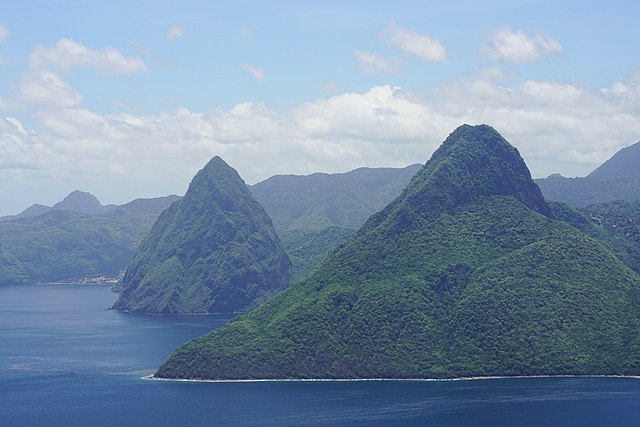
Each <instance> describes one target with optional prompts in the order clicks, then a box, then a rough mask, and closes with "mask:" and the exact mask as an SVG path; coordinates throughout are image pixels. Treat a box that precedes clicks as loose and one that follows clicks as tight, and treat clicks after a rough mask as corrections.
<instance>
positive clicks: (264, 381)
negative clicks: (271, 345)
mask: <svg viewBox="0 0 640 427" xmlns="http://www.w3.org/2000/svg"><path fill="white" fill-rule="evenodd" d="M531 378H623V379H634V380H640V376H637V375H512V376H509V375H505V376H485V377H482V376H479V377H459V378H279V379H276V378H272V379H238V380H231V379H229V380H224V379H218V380H214V379H211V380H207V379H195V378H160V377H156V376H154V375H153V374H151V375H145V376H144V377H142V379H144V380H151V381H169V382H186V383H279V382H365V381H423V382H441V381H481V380H499V379H531Z"/></svg>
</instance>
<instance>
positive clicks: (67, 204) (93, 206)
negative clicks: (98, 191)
mask: <svg viewBox="0 0 640 427" xmlns="http://www.w3.org/2000/svg"><path fill="white" fill-rule="evenodd" d="M51 210H54V211H63V210H64V211H71V212H78V213H85V214H89V215H95V214H99V213H102V212H104V207H103V206H102V205H101V204H100V202H99V201H98V199H96V196H94V195H93V194H91V193H86V192H83V191H78V190H76V191H73V192H71V193H70V194H69V195H68V196H67V197H65V198H64V200H62V201H61V202H58V203H56V204H55V205H53V207H52V208H51Z"/></svg>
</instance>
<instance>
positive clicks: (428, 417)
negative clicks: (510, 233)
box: [0, 285, 640, 426]
mask: <svg viewBox="0 0 640 427" xmlns="http://www.w3.org/2000/svg"><path fill="white" fill-rule="evenodd" d="M115 298H116V295H115V294H113V293H111V292H110V291H109V289H108V288H107V287H100V286H94V287H90V286H84V287H83V286H72V285H68V286H66V285H65V286H48V285H42V286H27V287H15V288H0V396H1V399H0V414H1V418H2V421H1V423H0V424H2V425H6V426H33V425H48V426H85V425H92V426H103V425H104V426H107V425H109V426H112V425H136V426H145V425H149V426H163V425H166V426H171V425H203V426H204V425H346V424H348V425H491V426H500V425H504V426H513V425H519V426H523V425H524V426H526V425H580V426H589V425H593V426H601V425H618V426H620V425H622V426H624V425H628V426H632V425H637V423H638V419H640V381H638V380H633V379H612V378H556V379H548V378H538V379H518V380H515V379H502V380H483V381H453V382H451V381H448V382H396V381H391V382H315V383H311V382H281V383H277V382H270V383H178V382H156V381H147V380H143V379H141V377H142V376H144V375H146V374H149V373H152V372H153V371H154V370H155V368H157V367H158V366H159V365H160V364H161V363H162V362H163V360H164V359H165V358H166V357H167V356H168V355H169V354H170V353H171V351H172V350H173V349H174V348H175V347H176V346H178V345H179V344H181V343H182V342H184V341H186V340H188V339H190V338H192V337H195V336H197V335H200V334H202V333H205V332H207V331H209V330H211V329H213V328H217V327H220V326H222V325H223V324H224V323H225V322H226V321H227V320H229V317H228V316H218V315H210V316H147V315H135V314H128V313H120V312H116V311H108V310H105V309H106V308H107V307H109V306H110V305H111V304H113V302H114V300H115Z"/></svg>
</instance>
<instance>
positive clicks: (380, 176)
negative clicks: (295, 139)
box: [251, 164, 421, 231]
mask: <svg viewBox="0 0 640 427" xmlns="http://www.w3.org/2000/svg"><path fill="white" fill-rule="evenodd" d="M420 167H421V165H418V164H416V165H411V166H407V167H405V168H402V169H394V168H360V169H355V170H353V171H350V172H347V173H336V174H326V173H314V174H312V175H306V176H299V175H276V176H273V177H271V178H268V179H266V180H264V181H262V182H259V183H258V184H256V185H254V186H252V187H251V192H252V193H253V195H254V196H255V197H256V199H257V200H258V201H259V202H260V204H261V205H262V206H263V207H264V209H265V210H266V211H267V213H268V214H269V216H270V217H271V219H272V220H273V225H274V226H275V227H276V230H278V231H281V230H283V231H287V230H321V229H323V228H326V227H331V226H335V227H343V228H352V229H357V228H359V227H360V226H361V225H362V224H364V222H365V221H366V220H367V218H369V216H370V215H371V214H373V213H375V212H377V211H379V210H380V209H382V208H383V207H384V206H386V205H387V204H388V203H389V202H390V201H391V200H393V199H394V198H396V197H397V196H398V195H399V194H400V192H401V191H402V189H403V188H404V187H406V185H407V183H408V182H409V180H410V179H411V177H412V176H413V175H415V173H416V172H417V171H418V170H419V169H420Z"/></svg>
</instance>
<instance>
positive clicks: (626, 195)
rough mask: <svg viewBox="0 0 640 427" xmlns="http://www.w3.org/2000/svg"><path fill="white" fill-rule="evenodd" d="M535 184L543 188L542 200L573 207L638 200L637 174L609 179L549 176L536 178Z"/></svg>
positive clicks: (639, 189)
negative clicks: (543, 198)
mask: <svg viewBox="0 0 640 427" xmlns="http://www.w3.org/2000/svg"><path fill="white" fill-rule="evenodd" d="M536 184H538V186H539V187H540V190H542V193H543V194H544V197H545V199H547V200H549V201H553V202H563V203H567V204H569V205H571V206H574V207H585V206H589V205H592V204H595V203H607V202H614V201H616V200H627V201H637V200H640V175H639V176H631V177H626V178H611V179H600V178H591V177H589V176H587V177H584V178H565V177H563V176H559V175H552V176H550V177H548V178H543V179H537V180H536Z"/></svg>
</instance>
